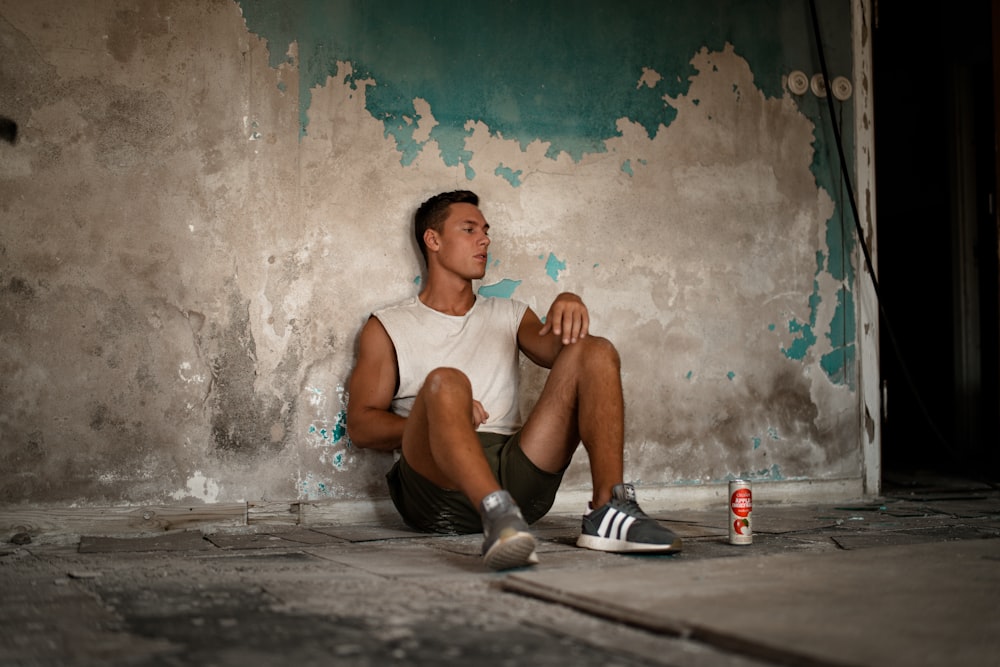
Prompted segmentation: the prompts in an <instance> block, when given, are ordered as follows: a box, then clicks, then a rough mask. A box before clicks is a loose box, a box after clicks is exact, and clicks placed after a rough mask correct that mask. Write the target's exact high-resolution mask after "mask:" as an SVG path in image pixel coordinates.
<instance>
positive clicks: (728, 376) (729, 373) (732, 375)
mask: <svg viewBox="0 0 1000 667" xmlns="http://www.w3.org/2000/svg"><path fill="white" fill-rule="evenodd" d="M726 377H727V378H729V381H730V382H732V380H733V378H734V377H736V373H734V372H732V371H729V372H728V373H726Z"/></svg>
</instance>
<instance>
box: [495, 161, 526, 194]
mask: <svg viewBox="0 0 1000 667" xmlns="http://www.w3.org/2000/svg"><path fill="white" fill-rule="evenodd" d="M493 173H494V174H495V175H497V176H499V177H500V178H502V179H504V180H505V181H507V182H508V183H510V184H511V185H512V186H513V187H515V188H518V187H521V174H523V173H524V171H523V170H521V169H518V170H517V171H514V170H513V169H511V168H510V167H507V166H505V165H504V164H503V163H502V162H501V163H500V166H498V167H497V168H496V169H495V170H494V171H493Z"/></svg>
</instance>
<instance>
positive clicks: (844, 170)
mask: <svg viewBox="0 0 1000 667" xmlns="http://www.w3.org/2000/svg"><path fill="white" fill-rule="evenodd" d="M809 10H810V14H811V15H812V24H813V33H814V35H815V38H816V50H817V51H818V53H819V66H820V72H821V73H822V75H823V82H824V85H826V86H827V88H829V85H828V82H829V81H830V76H829V73H828V71H827V67H826V54H825V52H824V50H823V40H822V37H821V36H820V28H819V16H818V14H817V13H816V0H809ZM826 102H827V106H828V107H829V111H830V125H831V127H832V128H833V134H834V139H835V143H836V145H837V152H838V154H839V157H840V170H841V175H842V176H843V179H844V187H846V189H847V200H848V202H849V203H850V205H851V213H852V215H853V218H854V227H855V229H856V231H857V236H858V244H859V245H860V246H861V250H862V253H863V254H864V258H865V265H866V266H867V267H868V274H869V275H870V276H871V280H872V288H873V290H874V292H875V301H876V303H877V304H878V307H879V312H880V313H881V314H882V322H883V324H884V326H885V330H886V333H887V334H888V336H889V342H890V343H891V346H892V349H893V352H895V355H896V359H897V361H898V362H899V366H900V370H901V372H902V374H903V379H904V381H905V382H906V384H907V386H909V388H910V391H911V392H912V394H913V397H914V399H915V400H916V402H917V406H918V407H919V409H920V412H921V414H922V415H923V417H924V419H925V420H926V422H927V424H928V426H930V428H931V431H933V433H934V435H935V436H936V437H937V439H938V440H939V441H940V442H941V444H943V445H945V446H946V447H947V448H948V452H949V453H950V452H951V451H952V449H951V443H950V442H949V441H948V439H947V438H945V437H944V435H943V434H942V433H941V431H940V430H939V429H938V427H937V425H936V424H935V423H934V420H933V419H932V418H931V416H930V413H929V412H928V410H927V407H926V405H925V404H924V401H923V399H922V398H921V396H920V392H919V391H918V390H917V387H916V384H915V383H914V382H913V378H912V376H911V375H910V371H909V367H908V366H907V364H906V360H905V359H904V358H903V354H902V351H901V350H900V347H899V343H898V342H897V340H896V335H895V333H894V332H893V330H892V324H891V322H890V320H889V315H888V313H887V312H886V309H885V304H884V303H883V302H882V296H881V294H880V293H879V284H878V276H877V275H876V273H875V267H874V265H873V264H872V258H871V253H870V252H869V250H868V245H867V244H866V243H865V235H864V230H863V229H862V227H861V216H860V215H859V214H858V205H857V202H856V201H855V198H854V189H853V187H852V186H851V175H850V171H849V170H848V167H847V158H846V156H845V155H844V144H843V141H842V139H841V136H840V128H839V126H838V125H837V115H836V110H835V108H834V104H833V96H832V95H830V94H827V95H826Z"/></svg>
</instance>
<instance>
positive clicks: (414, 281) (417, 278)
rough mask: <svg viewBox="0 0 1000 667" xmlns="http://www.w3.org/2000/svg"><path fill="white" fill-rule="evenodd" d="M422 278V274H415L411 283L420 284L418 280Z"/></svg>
mask: <svg viewBox="0 0 1000 667" xmlns="http://www.w3.org/2000/svg"><path fill="white" fill-rule="evenodd" d="M422 279H423V278H422V276H416V277H415V278H414V279H413V284H414V285H419V284H420V281H421V280H422Z"/></svg>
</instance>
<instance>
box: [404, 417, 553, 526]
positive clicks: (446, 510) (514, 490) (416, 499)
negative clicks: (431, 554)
mask: <svg viewBox="0 0 1000 667" xmlns="http://www.w3.org/2000/svg"><path fill="white" fill-rule="evenodd" d="M478 435H479V442H480V443H482V445H483V451H484V452H485V454H486V460H487V461H488V462H489V464H490V468H491V469H492V470H493V474H494V475H496V478H497V481H499V482H500V486H501V487H503V488H504V489H507V491H509V492H510V495H511V496H513V498H514V501H515V502H517V504H518V507H520V508H521V514H523V515H524V520H525V521H527V522H528V523H534V522H535V521H538V520H539V519H541V518H542V517H543V516H545V514H546V512H548V511H549V509H551V508H552V503H553V502H554V501H555V498H556V491H558V490H559V484H560V483H562V478H563V472H557V473H551V472H545V471H544V470H541V469H539V468H538V467H537V466H536V465H535V464H534V463H532V462H531V460H530V459H528V457H527V456H525V454H524V452H522V451H521V432H520V431H518V432H517V433H515V434H514V435H510V436H507V435H502V434H499V433H479V434H478ZM385 477H386V480H388V482H389V495H390V496H392V502H393V504H394V505H395V506H396V509H397V510H399V514H400V516H402V517H403V520H404V521H405V522H406V523H407V525H409V526H410V527H412V528H415V529H417V530H421V531H424V532H428V533H449V534H465V533H480V532H482V530H483V524H482V521H481V520H480V518H479V510H478V508H475V507H473V506H472V503H470V502H469V500H468V499H467V498H466V497H465V495H464V494H463V493H462V492H461V491H454V490H449V489H442V488H441V487H439V486H437V485H436V484H433V483H431V482H430V480H428V479H427V478H426V477H424V476H423V475H421V474H420V473H418V472H417V471H416V470H414V469H413V468H411V467H410V465H409V464H408V463H407V462H406V459H405V458H403V457H402V456H401V457H400V458H399V460H398V461H396V463H395V464H394V465H393V466H392V468H391V469H390V470H389V472H388V474H386V476H385Z"/></svg>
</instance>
